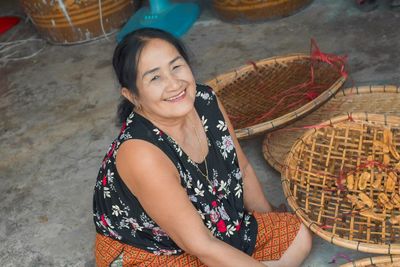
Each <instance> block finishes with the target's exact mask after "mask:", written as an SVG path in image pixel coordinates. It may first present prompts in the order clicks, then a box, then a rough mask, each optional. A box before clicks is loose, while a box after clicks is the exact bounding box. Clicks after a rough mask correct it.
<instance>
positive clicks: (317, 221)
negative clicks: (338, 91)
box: [282, 113, 400, 254]
mask: <svg viewBox="0 0 400 267" xmlns="http://www.w3.org/2000/svg"><path fill="white" fill-rule="evenodd" d="M399 148H400V117H398V116H386V115H381V114H368V113H354V114H349V115H345V116H338V117H335V118H332V119H330V120H329V121H326V122H324V123H321V124H319V125H318V126H316V127H315V128H313V129H310V130H308V131H307V132H306V133H305V134H304V135H303V136H302V137H301V138H300V139H299V140H298V141H296V142H295V144H294V145H293V147H292V149H291V152H290V153H289V154H288V157H287V158H286V160H285V165H284V169H283V171H282V185H283V192H284V194H285V196H286V199H287V200H288V203H289V205H290V207H291V208H292V209H293V210H294V211H295V213H296V214H297V215H298V216H299V217H300V218H301V220H302V221H303V223H304V224H305V225H306V226H307V227H308V228H310V229H311V231H313V232H314V233H315V234H317V235H318V236H320V237H321V238H323V239H325V240H327V241H329V242H331V243H333V244H336V245H339V246H343V247H346V248H350V249H355V250H358V251H363V252H367V253H379V254H400V195H399V193H400V191H399V190H400V186H399V183H398V180H399V178H397V175H398V174H397V172H398V171H400V164H399V161H400V154H399V151H400V149H399Z"/></svg>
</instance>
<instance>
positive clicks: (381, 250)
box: [281, 112, 400, 255]
mask: <svg viewBox="0 0 400 267" xmlns="http://www.w3.org/2000/svg"><path fill="white" fill-rule="evenodd" d="M349 116H351V118H352V120H354V121H366V122H368V121H380V122H383V125H385V126H386V125H388V123H390V124H392V123H393V124H396V125H398V126H399V127H400V116H387V115H386V114H374V113H367V112H364V113H349V114H348V115H340V116H336V117H333V118H331V119H329V120H326V121H324V122H322V123H319V124H318V125H332V124H335V123H339V122H343V121H347V120H348V119H349ZM315 131H316V128H312V129H309V130H308V131H306V132H305V133H304V134H303V135H302V137H301V138H299V139H298V140H297V141H296V142H295V143H294V144H293V146H292V148H291V149H290V153H289V154H288V156H287V157H286V159H285V163H284V167H283V169H284V170H283V171H282V172H281V182H282V188H283V193H284V195H285V198H286V200H287V202H288V204H289V206H290V207H291V209H292V210H293V211H294V213H295V214H296V215H297V216H298V217H299V218H300V219H301V221H302V222H303V224H304V225H305V226H306V227H307V228H309V229H310V230H311V231H312V232H313V233H315V234H316V235H318V236H319V237H321V238H322V239H324V240H326V241H329V242H330V243H331V244H335V245H338V246H341V247H345V248H348V249H353V250H357V251H362V252H366V253H377V254H389V255H390V254H400V243H398V244H370V243H365V242H361V241H352V240H348V239H345V238H341V237H338V236H337V235H334V234H332V233H329V232H327V231H325V230H324V229H322V228H321V227H319V226H318V225H317V223H316V222H314V221H311V220H310V219H309V218H308V216H307V214H306V213H305V212H304V211H303V210H302V209H301V207H300V206H299V205H298V204H297V202H296V199H295V197H294V196H293V195H292V192H291V191H290V178H288V176H290V174H289V169H288V168H287V166H289V164H290V161H291V156H292V155H293V154H292V153H291V152H292V151H293V150H295V149H296V148H297V147H298V146H299V145H301V144H303V142H304V139H305V138H307V137H309V136H310V135H312V134H313V133H315Z"/></svg>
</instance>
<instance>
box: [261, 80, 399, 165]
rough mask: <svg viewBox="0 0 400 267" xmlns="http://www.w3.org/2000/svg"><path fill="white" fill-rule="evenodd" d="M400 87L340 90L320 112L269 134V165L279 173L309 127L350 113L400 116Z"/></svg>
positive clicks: (266, 142)
mask: <svg viewBox="0 0 400 267" xmlns="http://www.w3.org/2000/svg"><path fill="white" fill-rule="evenodd" d="M399 107H400V87H399V86H393V85H375V86H372V85H371V86H360V87H350V88H346V89H343V90H339V91H338V92H337V93H336V95H334V96H333V97H332V98H330V99H329V100H328V101H327V102H326V103H324V104H323V105H322V106H321V107H320V108H318V109H317V110H315V111H313V112H312V113H310V114H308V115H307V116H305V117H303V118H301V119H299V120H297V121H296V122H294V123H293V124H290V125H288V126H286V127H284V128H282V129H279V130H277V131H274V132H271V133H268V134H267V135H266V136H265V138H264V141H263V145H262V150H263V155H264V158H265V159H266V161H267V162H268V163H269V164H270V165H271V166H272V167H274V168H275V169H276V170H277V171H279V172H280V171H281V168H282V165H283V162H284V160H285V158H286V156H287V154H288V153H289V151H290V148H291V147H292V145H293V144H294V142H295V141H296V140H297V139H298V138H299V137H300V136H301V135H302V134H303V133H304V132H306V131H307V128H304V127H307V126H310V125H315V124H318V123H320V122H322V121H324V120H327V119H329V118H331V117H333V116H338V115H343V114H347V113H348V112H369V113H379V114H387V115H398V116H400V109H399Z"/></svg>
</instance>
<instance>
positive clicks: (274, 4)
mask: <svg viewBox="0 0 400 267" xmlns="http://www.w3.org/2000/svg"><path fill="white" fill-rule="evenodd" d="M311 2H312V0H238V1H230V0H213V8H214V10H215V12H216V13H217V15H218V16H219V17H220V18H221V19H223V20H226V21H233V22H254V21H260V20H266V19H274V18H280V17H286V16H289V15H291V14H293V13H295V12H297V11H299V10H301V9H302V8H304V7H305V6H307V5H308V4H310V3H311Z"/></svg>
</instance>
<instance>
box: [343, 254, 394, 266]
mask: <svg viewBox="0 0 400 267" xmlns="http://www.w3.org/2000/svg"><path fill="white" fill-rule="evenodd" d="M399 266H400V256H398V255H389V256H378V257H370V258H365V259H361V260H357V261H353V262H349V263H346V264H343V265H340V267H399Z"/></svg>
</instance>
